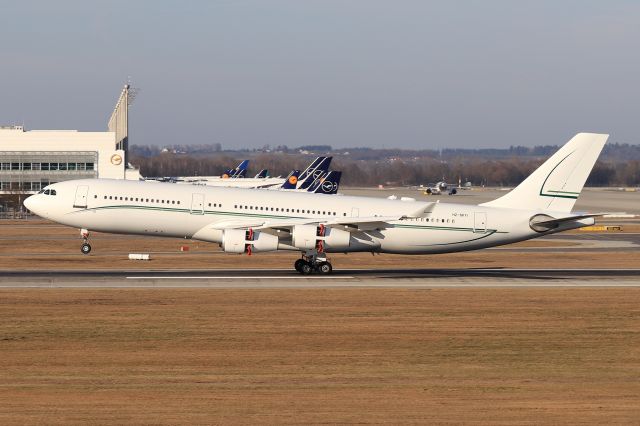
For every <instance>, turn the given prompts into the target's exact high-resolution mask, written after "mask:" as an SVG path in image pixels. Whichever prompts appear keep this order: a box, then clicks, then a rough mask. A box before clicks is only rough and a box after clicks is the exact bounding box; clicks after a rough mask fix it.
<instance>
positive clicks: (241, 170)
mask: <svg viewBox="0 0 640 426" xmlns="http://www.w3.org/2000/svg"><path fill="white" fill-rule="evenodd" d="M248 166H249V160H242V161H241V162H240V164H238V166H237V167H236V168H235V169H229V170H225V172H224V173H222V177H223V178H243V177H245V176H246V175H247V167H248Z"/></svg>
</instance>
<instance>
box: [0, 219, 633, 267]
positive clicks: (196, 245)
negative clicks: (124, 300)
mask: <svg viewBox="0 0 640 426" xmlns="http://www.w3.org/2000/svg"><path fill="white" fill-rule="evenodd" d="M0 235H1V236H2V239H0V270H16V269H23V270H30V269H39V270H42V269H107V268H118V269H164V268H166V269H176V268H184V269H209V268H291V266H292V263H293V261H294V260H295V259H296V258H297V257H299V255H298V254H297V253H292V252H279V253H259V254H255V255H253V256H246V255H233V254H227V253H222V252H221V251H220V249H219V248H218V246H217V245H216V244H210V243H203V242H197V241H190V240H180V239H175V238H157V237H137V236H123V235H110V234H102V233H97V232H96V233H92V235H91V245H92V247H93V251H92V254H91V255H89V256H85V255H82V254H81V253H80V250H79V248H80V242H81V240H80V238H79V235H78V233H77V231H76V230H74V229H71V228H68V227H64V226H59V225H54V224H52V223H51V222H46V221H29V222H25V221H20V222H9V221H5V222H0ZM578 244H579V243H576V242H560V241H541V240H532V241H525V242H522V243H518V244H513V245H511V246H508V247H510V248H518V247H520V248H559V247H572V246H576V245H578ZM183 245H186V246H189V249H190V250H189V252H186V253H181V252H180V251H179V250H180V246H183ZM131 252H135V253H151V255H152V256H151V257H152V261H151V262H140V261H130V260H128V253H131ZM637 256H638V255H637V252H634V251H619V252H609V253H607V255H606V256H598V257H597V261H595V262H594V258H593V256H590V255H585V254H584V253H576V252H573V253H571V252H567V253H561V254H560V255H559V253H557V252H555V253H553V252H547V253H545V252H536V251H527V252H526V253H518V252H510V251H499V250H492V251H487V250H481V251H474V252H467V253H454V254H441V255H424V256H406V255H388V254H383V255H376V256H375V257H374V256H372V255H371V254H370V253H350V254H348V255H345V254H332V255H331V256H330V258H331V261H332V262H333V264H334V267H336V268H442V267H447V268H449V267H451V268H459V267H467V268H479V267H491V268H530V267H563V268H623V267H630V266H633V265H634V264H635V263H636V262H637Z"/></svg>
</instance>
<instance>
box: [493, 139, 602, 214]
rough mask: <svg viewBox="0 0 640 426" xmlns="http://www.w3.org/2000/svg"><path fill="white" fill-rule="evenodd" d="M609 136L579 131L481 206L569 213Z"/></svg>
mask: <svg viewBox="0 0 640 426" xmlns="http://www.w3.org/2000/svg"><path fill="white" fill-rule="evenodd" d="M608 138H609V135H603V134H597V133H578V134H577V135H575V136H574V137H573V139H571V140H570V141H569V142H567V143H566V144H565V145H564V146H563V147H562V148H560V150H558V152H556V153H555V154H554V155H553V156H552V157H551V158H549V159H548V160H547V161H545V162H544V164H542V165H541V166H540V167H538V169H536V171H534V172H533V173H532V174H531V175H529V177H528V178H526V179H525V180H524V182H522V183H521V184H520V185H518V186H517V187H516V188H515V189H513V190H512V191H511V192H509V193H508V194H506V195H504V196H502V197H500V198H498V199H496V200H493V201H490V202H488V203H484V204H481V205H482V206H489V207H500V208H512V209H527V210H552V211H557V212H570V211H571V209H572V208H573V205H574V204H575V203H576V200H577V199H578V195H580V192H581V191H582V187H583V186H584V183H585V182H586V181H587V178H588V177H589V174H590V173H591V170H592V169H593V166H594V165H595V163H596V160H597V159H598V156H599V155H600V152H601V151H602V148H603V147H604V144H605V143H606V142H607V139H608Z"/></svg>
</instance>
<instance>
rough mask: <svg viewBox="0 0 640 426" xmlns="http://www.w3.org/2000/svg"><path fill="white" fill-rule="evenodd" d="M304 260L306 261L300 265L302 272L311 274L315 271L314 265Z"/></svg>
mask: <svg viewBox="0 0 640 426" xmlns="http://www.w3.org/2000/svg"><path fill="white" fill-rule="evenodd" d="M303 262H304V263H302V264H301V265H300V273H301V274H302V275H311V274H312V273H313V267H312V266H311V264H310V263H309V262H306V261H303Z"/></svg>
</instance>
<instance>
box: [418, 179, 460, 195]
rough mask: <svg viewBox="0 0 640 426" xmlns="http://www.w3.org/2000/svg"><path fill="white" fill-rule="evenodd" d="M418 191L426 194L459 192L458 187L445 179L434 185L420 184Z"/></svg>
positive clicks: (452, 193)
mask: <svg viewBox="0 0 640 426" xmlns="http://www.w3.org/2000/svg"><path fill="white" fill-rule="evenodd" d="M418 191H422V193H423V194H424V195H440V194H443V193H446V194H448V195H456V194H457V193H458V188H456V187H455V186H453V185H450V184H448V183H446V182H444V181H440V182H437V183H435V184H433V185H428V186H422V185H420V186H419V187H418Z"/></svg>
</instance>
